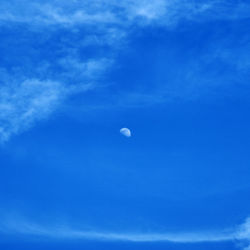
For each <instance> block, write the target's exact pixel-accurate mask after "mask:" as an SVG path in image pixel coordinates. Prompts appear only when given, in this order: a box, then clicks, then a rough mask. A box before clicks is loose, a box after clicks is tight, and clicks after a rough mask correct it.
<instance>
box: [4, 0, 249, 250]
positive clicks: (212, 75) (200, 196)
mask: <svg viewBox="0 0 250 250" xmlns="http://www.w3.org/2000/svg"><path fill="white" fill-rule="evenodd" d="M219 2H220V3H221V5H219V7H220V8H221V12H220V9H219V10H217V9H216V5H215V7H213V8H212V10H211V12H212V13H213V11H214V12H215V14H211V13H210V12H209V11H210V10H209V11H208V12H204V13H198V14H196V15H195V16H194V17H193V19H192V18H190V19H188V18H180V20H178V23H177V24H174V25H173V26H171V27H165V26H164V25H163V24H155V23H154V24H145V25H142V26H136V25H137V24H136V22H137V21H135V23H132V24H130V25H131V28H129V30H126V29H128V28H126V27H125V28H122V29H123V31H124V30H126V32H127V37H126V38H124V39H123V40H119V42H118V44H117V43H116V44H115V45H114V44H112V45H105V44H104V45H102V46H96V45H88V46H83V45H81V44H80V42H81V38H82V37H84V36H87V35H88V34H89V33H91V32H93V31H92V30H91V29H90V28H88V26H87V27H85V26H84V25H80V27H78V31H77V32H76V33H74V31H73V28H68V27H67V26H66V27H64V26H63V27H61V26H60V25H59V26H57V25H55V26H53V27H52V28H51V27H46V26H45V27H44V26H43V27H40V26H38V28H37V26H35V27H30V26H29V24H27V23H25V22H23V23H22V22H21V23H20V22H18V21H12V22H10V21H8V20H7V21H6V20H5V21H1V29H0V37H1V42H0V52H1V58H0V67H1V69H2V71H1V76H2V78H1V79H2V83H1V84H6V83H7V84H8V81H10V82H18V81H20V82H21V81H24V80H25V79H34V78H36V79H39V80H41V81H43V80H48V79H52V80H55V81H59V82H60V81H63V82H64V84H65V85H66V86H68V85H70V84H78V83H80V82H82V81H90V82H91V81H94V82H95V83H96V84H97V85H100V87H94V88H93V89H90V90H89V91H87V92H79V93H75V94H72V95H69V96H68V97H67V98H66V99H65V100H63V101H62V102H61V103H60V105H59V107H57V108H56V110H55V111H53V113H51V114H49V115H48V116H47V117H46V119H38V121H36V120H35V121H34V122H32V126H31V125H30V126H28V128H27V129H23V130H22V131H18V133H17V134H15V133H13V135H11V136H10V138H9V139H8V141H7V142H4V143H3V144H2V146H1V151H0V162H1V168H0V204H1V206H0V212H1V213H2V217H5V218H6V216H7V217H8V220H9V219H10V218H12V215H13V217H14V219H13V220H15V218H16V217H19V216H21V217H24V218H28V219H29V220H31V221H35V222H36V223H37V224H41V225H60V224H67V225H70V226H71V227H72V228H77V229H82V230H96V231H109V232H118V233H119V232H121V233H123V232H125V233H126V232H143V233H152V232H153V233H154V232H157V233H165V232H171V233H175V234H178V233H180V232H206V231H212V232H214V231H215V232H216V231H223V230H225V229H230V230H231V229H232V230H234V228H237V227H238V226H239V225H241V224H242V223H244V221H245V220H246V218H247V217H248V216H249V210H250V202H249V191H250V185H249V176H250V168H249V165H250V158H249V148H250V140H249V138H250V118H249V108H250V102H249V90H250V88H249V76H250V73H249V72H250V71H249V70H250V61H249V58H248V54H249V51H250V35H249V34H250V21H249V16H250V15H249V16H243V17H242V16H241V15H243V14H241V12H240V10H241V11H243V10H242V9H241V8H243V9H244V5H243V7H242V3H243V1H230V5H229V3H227V2H226V1H219ZM23 4H24V5H27V6H29V4H30V3H29V2H25V3H23ZM196 4H198V3H196ZM207 4H209V2H208V3H207ZM227 4H228V5H227ZM245 4H246V6H247V7H248V3H247V2H245ZM221 6H223V8H222V7H221ZM1 7H2V9H1V11H3V10H8V9H7V6H6V5H5V4H4V3H3V4H2V6H1ZM219 7H218V8H219ZM236 7H238V8H239V13H237V11H236V12H234V13H231V12H232V8H236ZM14 8H16V9H17V12H18V11H19V7H18V5H16V6H14ZM79 8H80V7H79ZM245 8H246V7H245ZM180 11H181V10H180ZM222 12H223V13H222ZM30 13H32V11H31V12H30ZM216 13H221V15H222V17H217V14H216ZM34 15H35V14H34ZM237 15H238V16H237ZM138 22H139V21H138ZM110 25H111V26H112V24H110ZM116 25H117V24H115V26H116ZM118 26H119V25H118ZM48 30H49V31H48ZM123 43H125V44H123ZM121 44H122V45H121ZM120 47H121V48H120ZM69 48H70V49H72V51H74V49H75V51H77V52H74V53H77V58H78V60H80V61H84V60H88V59H89V58H94V59H96V58H102V57H107V58H112V60H113V61H114V63H113V64H112V65H111V66H110V67H109V69H108V70H105V71H104V73H101V74H100V75H98V74H97V76H96V75H94V76H91V77H90V78H91V80H89V78H87V77H86V76H82V75H80V74H79V73H78V72H75V71H74V70H72V69H71V68H70V66H69V67H68V68H67V67H66V69H67V70H68V71H67V72H65V71H66V70H65V68H63V67H61V66H60V65H59V63H58V61H59V59H61V58H64V57H67V56H68V54H67V53H68V52H65V51H67V49H69ZM70 53H71V52H69V54H70ZM72 53H73V52H72ZM41 62H47V63H48V62H49V63H50V64H49V67H48V68H46V70H44V71H43V70H42V69H40V68H39V67H40V64H41ZM37 68H39V70H37ZM3 69H4V70H3ZM3 72H4V73H3ZM88 77H89V76H88ZM93 78H94V80H93ZM6 79H7V80H6ZM9 79H10V80H9ZM73 82H74V83H73ZM17 105H18V104H17ZM8 119H9V118H8ZM2 120H3V123H4V122H6V120H7V118H5V117H4V118H3V117H2ZM121 127H128V128H130V129H131V132H132V137H130V138H126V137H124V136H122V135H121V134H120V133H119V129H120V128H121ZM20 227H22V225H20ZM1 231H3V233H2V237H1V239H3V240H1V242H0V247H1V248H2V249H80V248H83V249H145V250H146V249H176V250H177V249H178V250H179V249H187V250H188V249H192V250H195V249H204V250H205V249H209V250H212V249H227V250H230V249H238V247H239V246H238V245H237V244H235V242H217V243H215V242H210V243H209V242H208V243H185V244H184V243H183V244H182V243H164V242H162V243H157V242H155V243H152V242H151V243H143V242H141V243H140V242H138V243H129V242H108V241H104V242H103V241H98V240H72V239H70V240H67V239H66V240H65V239H61V240H58V239H57V240H56V239H46V237H45V239H44V238H43V237H41V238H40V236H30V237H29V236H27V235H25V236H23V235H22V234H20V235H19V234H14V235H13V234H11V233H10V234H9V233H6V232H4V230H1Z"/></svg>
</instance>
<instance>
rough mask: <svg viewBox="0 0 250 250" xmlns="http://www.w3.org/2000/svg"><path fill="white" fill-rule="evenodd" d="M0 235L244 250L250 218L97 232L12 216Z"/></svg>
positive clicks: (249, 236)
mask: <svg viewBox="0 0 250 250" xmlns="http://www.w3.org/2000/svg"><path fill="white" fill-rule="evenodd" d="M0 233H2V234H8V235H13V234H14V235H19V236H23V237H26V238H27V239H29V237H32V236H34V235H36V236H41V237H45V238H50V239H52V240H53V239H61V240H65V239H68V240H73V239H78V240H86V239H87V240H98V241H130V242H173V243H189V244H192V243H202V242H204V243H205V242H215V243H216V242H234V243H235V244H236V245H237V246H238V247H239V248H241V249H243V250H249V249H250V217H248V218H247V219H246V221H245V222H244V223H243V224H241V225H239V226H235V227H233V228H230V229H225V230H220V231H219V230H217V231H211V230H210V231H199V230H197V231H193V232H174V233H171V232H166V233H158V232H151V233H143V232H136V231H135V232H117V231H116V232H111V231H105V230H101V231H97V230H94V229H92V230H79V229H74V228H72V227H70V226H68V225H66V224H61V225H54V226H53V225H50V226H49V225H41V224H40V223H33V222H30V221H29V220H26V219H24V218H22V217H19V216H16V215H14V216H13V215H12V216H11V217H5V218H3V217H2V219H1V222H0Z"/></svg>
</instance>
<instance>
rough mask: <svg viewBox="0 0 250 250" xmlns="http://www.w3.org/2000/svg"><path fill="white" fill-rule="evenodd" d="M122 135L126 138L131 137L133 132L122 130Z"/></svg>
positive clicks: (126, 129)
mask: <svg viewBox="0 0 250 250" xmlns="http://www.w3.org/2000/svg"><path fill="white" fill-rule="evenodd" d="M120 133H121V134H122V135H124V136H126V137H131V131H130V129H128V128H121V129H120Z"/></svg>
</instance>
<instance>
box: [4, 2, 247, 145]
mask: <svg viewBox="0 0 250 250" xmlns="http://www.w3.org/2000/svg"><path fill="white" fill-rule="evenodd" d="M249 9H250V5H248V4H242V3H240V4H237V5H236V6H234V5H232V4H229V3H227V1H218V0H214V1H202V3H201V2H200V1H192V2H191V3H190V1H180V0H174V1H168V0H158V1H153V2H152V1H149V0H129V1H119V2H117V1H114V0H111V1H108V2H107V1H99V0H94V1H90V0H87V1H74V2H69V1H55V0H53V1H48V0H47V1H40V2H39V1H36V2H34V1H31V0H25V1H23V4H22V5H20V4H18V3H17V2H16V1H14V0H8V1H7V0H4V1H1V3H0V26H1V27H2V29H1V37H2V41H1V44H2V46H3V47H1V48H0V51H1V52H2V58H3V59H2V60H3V61H2V62H1V64H0V77H1V85H2V87H1V95H0V112H1V115H0V120H1V126H0V141H1V142H3V141H7V140H8V139H9V138H10V137H11V135H13V134H17V133H19V132H21V131H24V130H26V129H27V128H29V127H31V126H32V124H34V123H35V122H36V121H39V120H41V119H44V118H46V117H48V116H49V115H50V114H51V113H52V112H54V111H55V110H56V109H57V108H58V107H59V106H60V103H62V102H64V101H65V100H66V99H67V97H68V96H70V95H73V94H75V93H79V92H84V91H86V90H89V89H95V88H98V87H99V86H100V85H105V84H100V83H101V82H102V83H103V81H102V78H103V75H104V74H105V72H106V71H107V69H109V68H111V67H112V65H114V62H115V58H116V54H117V53H119V51H120V50H121V49H122V48H123V44H124V43H126V41H127V40H129V39H128V38H129V35H130V33H131V30H133V29H135V28H138V29H140V27H145V26H150V27H154V26H161V27H165V28H170V29H174V28H175V26H176V25H177V24H178V23H179V22H181V21H192V22H204V21H206V20H216V19H225V20H227V19H232V20H234V19H242V18H248V17H249V16H250V14H249V13H250V11H248V10H249ZM20 25H21V26H22V28H21V29H20ZM83 34H84V36H83ZM34 37H36V39H34ZM91 46H92V47H94V50H93V51H94V52H93V53H92V54H91V55H89V56H85V53H84V52H85V50H87V48H89V47H91ZM12 51H15V54H13V53H12ZM86 54H87V53H86ZM243 54H244V53H243ZM83 55H84V56H83ZM217 56H220V55H219V54H218V53H217ZM222 56H223V58H224V59H225V58H226V60H227V61H230V59H231V56H229V58H228V56H225V55H224V54H222ZM220 57H221V56H220ZM238 61H239V62H240V63H241V62H242V60H240V59H239V60H238ZM246 65H250V64H249V63H248V59H246V63H245V64H244V65H243V66H242V65H241V66H240V68H244V70H245V71H246V67H245V66H246ZM236 67H239V66H237V65H236ZM247 69H248V66H247ZM198 80H199V79H198ZM211 81H212V80H211ZM193 85H195V84H193ZM208 85H210V84H208ZM188 86H189V85H188ZM188 88H189V89H190V88H191V87H188ZM192 88H193V87H192ZM179 89H180V88H179ZM179 89H178V88H177V90H175V87H171V89H170V91H167V94H164V93H165V92H166V90H165V89H163V90H160V91H158V92H160V93H163V94H161V98H160V99H161V102H164V101H165V100H166V99H171V98H169V96H171V93H174V95H176V93H175V92H176V91H177V92H178V91H179ZM181 89H182V88H181ZM72 90H74V91H72ZM152 92H153V91H152ZM156 92H157V91H156ZM189 92H190V91H189ZM187 93H188V91H187ZM165 95H166V96H167V97H166V96H165ZM177 95H178V94H177ZM122 96H123V97H124V98H125V100H124V101H123V103H125V105H126V100H127V99H131V98H130V97H131V96H132V97H133V98H132V102H134V104H132V105H136V103H145V102H146V103H148V102H150V103H151V102H153V103H154V102H155V101H154V100H159V96H156V97H155V96H154V95H151V94H150V95H149V94H148V93H144V92H143V91H142V92H141V93H140V92H139V93H128V94H126V93H125V94H124V95H123V94H122ZM182 96H183V95H182ZM119 98H120V97H118V98H117V99H119ZM130 102H131V101H130ZM118 105H119V103H118Z"/></svg>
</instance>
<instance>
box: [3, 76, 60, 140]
mask: <svg viewBox="0 0 250 250" xmlns="http://www.w3.org/2000/svg"><path fill="white" fill-rule="evenodd" d="M64 95H65V89H64V87H63V86H62V85H61V84H60V83H58V82H52V81H39V80H37V79H30V80H26V81H24V82H21V83H20V84H17V83H14V84H11V83H7V84H6V85H4V86H1V87H0V121H1V126H0V141H6V140H8V139H9V137H10V136H11V134H16V133H18V132H20V131H22V130H25V129H27V128H28V127H30V126H31V125H32V124H33V123H34V122H35V121H37V120H40V119H42V118H45V117H47V116H48V115H49V114H50V113H51V112H52V111H53V110H54V109H55V107H56V106H57V105H58V103H59V101H60V99H62V98H63V97H64Z"/></svg>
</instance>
